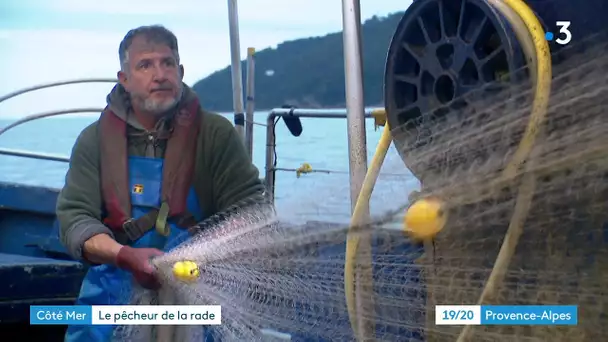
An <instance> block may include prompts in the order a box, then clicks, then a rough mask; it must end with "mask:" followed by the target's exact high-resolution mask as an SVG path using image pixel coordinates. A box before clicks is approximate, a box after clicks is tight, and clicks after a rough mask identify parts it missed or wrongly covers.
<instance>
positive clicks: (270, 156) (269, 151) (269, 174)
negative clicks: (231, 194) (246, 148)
mask: <svg viewBox="0 0 608 342" xmlns="http://www.w3.org/2000/svg"><path fill="white" fill-rule="evenodd" d="M275 118H276V114H275V113H274V112H271V113H270V114H269V115H268V118H267V119H266V170H265V171H266V175H265V176H264V181H265V182H266V191H268V192H269V193H270V199H271V201H272V203H274V176H275V170H274V158H275V157H276V156H275V154H274V149H275V146H276V140H277V139H276V136H275V133H276V132H275V127H274V120H275Z"/></svg>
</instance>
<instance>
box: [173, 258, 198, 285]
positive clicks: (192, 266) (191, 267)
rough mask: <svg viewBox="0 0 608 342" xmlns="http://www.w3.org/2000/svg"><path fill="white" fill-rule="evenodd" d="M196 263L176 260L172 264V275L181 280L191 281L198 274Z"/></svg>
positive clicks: (196, 277)
mask: <svg viewBox="0 0 608 342" xmlns="http://www.w3.org/2000/svg"><path fill="white" fill-rule="evenodd" d="M200 274H201V273H200V270H199V269H198V265H197V264H196V263H195V262H194V261H178V262H176V263H175V264H174V265H173V275H174V276H175V278H177V279H179V280H181V281H183V282H192V281H195V280H196V279H198V277H199V276H200Z"/></svg>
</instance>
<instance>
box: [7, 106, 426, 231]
mask: <svg viewBox="0 0 608 342" xmlns="http://www.w3.org/2000/svg"><path fill="white" fill-rule="evenodd" d="M222 115H224V116H226V117H227V118H229V119H230V120H231V121H232V115H230V114H222ZM267 115H268V112H257V113H256V114H255V116H254V121H255V122H256V123H260V124H265V123H266V118H267ZM98 117H99V115H96V114H95V115H65V116H61V117H54V118H45V119H39V120H35V121H32V122H28V123H25V124H23V125H21V126H18V127H16V128H13V129H11V130H10V131H8V132H7V133H5V134H3V135H0V148H10V149H19V150H26V151H35V152H41V153H50V154H57V155H64V156H69V155H70V152H71V149H72V147H73V144H74V142H75V140H76V138H77V137H78V135H79V134H80V132H81V131H82V130H83V129H84V128H85V127H86V126H87V125H89V124H91V123H92V122H94V121H95V120H96V119H97V118H98ZM13 121H14V119H2V118H0V127H5V126H6V125H8V124H9V123H11V122H13ZM302 126H303V132H302V134H301V135H300V136H299V137H294V136H292V135H291V134H290V133H289V130H288V129H287V128H286V127H285V125H284V123H283V122H282V121H280V122H279V123H278V124H277V126H276V135H277V139H276V145H277V146H276V153H277V167H280V168H288V169H295V168H298V167H300V166H301V165H302V163H309V164H310V165H311V166H312V168H313V169H314V170H329V171H332V172H331V173H325V172H321V173H312V174H305V175H302V176H301V177H299V178H298V177H297V176H296V173H295V172H294V171H277V173H276V178H275V179H276V186H275V187H276V189H275V198H276V205H277V209H278V210H279V212H281V213H282V214H284V215H287V216H289V217H290V218H292V219H298V220H299V219H302V220H304V221H307V220H324V221H331V222H344V221H345V220H348V217H349V214H350V193H349V191H348V187H349V173H348V170H349V166H348V163H349V157H348V145H347V141H348V138H347V125H346V119H315V118H303V119H302ZM366 127H367V129H366V130H367V146H368V162H371V159H372V156H373V154H374V151H375V149H376V145H377V143H378V140H379V138H380V134H381V129H382V128H380V129H375V127H374V122H373V120H372V119H368V120H366ZM265 156H266V127H264V126H262V125H254V146H253V162H254V164H255V165H256V166H257V167H258V169H259V171H260V177H262V178H263V177H264V172H265ZM386 159H387V161H386V162H385V166H384V167H383V173H382V175H386V176H381V177H380V179H379V180H378V183H377V187H376V190H375V191H374V198H373V200H374V199H375V198H378V200H380V199H381V198H383V199H382V203H380V204H378V205H376V206H375V208H374V207H372V210H373V211H375V212H378V213H382V212H384V211H386V209H389V208H388V207H390V206H391V205H392V204H394V205H395V206H399V205H402V204H403V201H405V200H406V199H407V195H408V193H409V192H410V191H411V190H414V189H415V188H416V187H417V181H416V180H415V179H414V178H413V176H412V175H411V174H410V173H409V171H408V170H407V169H406V168H405V166H404V165H403V163H402V162H401V159H400V157H399V155H398V154H397V152H396V151H395V150H394V148H393V147H391V150H390V151H389V153H388V156H387V158H386ZM67 168H68V164H67V163H64V162H56V161H45V160H36V159H29V158H21V157H11V156H3V155H0V181H2V182H13V183H19V184H27V185H36V186H47V187H53V188H61V187H62V186H63V184H64V181H65V174H66V171H67ZM389 192H390V193H394V194H396V196H393V195H388V193H389ZM400 197H403V198H402V200H403V201H401V200H398V199H399V198H400ZM373 200H372V201H373ZM393 202H394V203H393ZM374 209H375V210H374Z"/></svg>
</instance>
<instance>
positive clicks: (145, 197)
mask: <svg viewBox="0 0 608 342" xmlns="http://www.w3.org/2000/svg"><path fill="white" fill-rule="evenodd" d="M162 174H163V160H162V159H156V158H143V157H129V186H130V188H131V206H132V214H131V215H132V217H133V218H138V217H140V216H142V215H144V214H146V213H147V212H148V211H150V210H151V209H154V208H159V207H160V190H161V184H162ZM187 209H188V211H189V212H190V213H192V215H194V217H195V219H196V221H197V222H200V221H201V220H203V218H204V217H203V213H202V212H201V210H200V206H199V203H198V198H197V197H196V194H195V192H194V190H193V189H191V190H190V192H189V194H188V201H187ZM168 223H169V224H170V227H171V228H170V235H169V236H168V237H163V236H161V235H160V234H158V233H157V232H156V230H155V229H152V230H150V231H149V232H147V233H146V234H145V235H144V236H142V237H141V238H139V239H138V240H137V241H135V242H134V243H132V244H131V246H132V247H153V248H158V249H160V250H162V251H165V252H166V251H169V250H171V249H172V248H174V247H176V246H177V245H179V244H180V243H182V242H184V241H186V240H187V239H188V237H189V233H188V232H186V231H184V230H183V229H181V228H179V227H176V226H175V225H174V224H173V223H172V222H168ZM132 284H133V277H132V275H131V274H130V273H128V272H125V271H123V270H120V269H118V268H116V267H114V266H110V265H99V266H94V267H91V268H90V269H89V271H88V272H87V274H86V276H85V277H84V280H83V282H82V286H81V289H80V296H79V297H78V300H77V301H76V305H129V301H130V299H131V292H132ZM115 328H116V326H111V325H108V326H106V325H93V326H86V325H72V326H69V327H68V330H67V333H66V337H65V342H109V341H110V340H111V338H112V333H113V330H114V329H115Z"/></svg>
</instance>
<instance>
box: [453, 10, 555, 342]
mask: <svg viewBox="0 0 608 342" xmlns="http://www.w3.org/2000/svg"><path fill="white" fill-rule="evenodd" d="M503 1H504V4H505V5H506V6H507V7H508V8H509V9H510V10H512V11H514V12H515V13H517V15H518V16H519V17H520V18H521V19H522V21H523V24H524V25H525V26H526V28H527V29H528V32H529V35H530V37H531V38H532V41H533V43H534V47H535V55H536V67H537V69H536V77H535V80H536V92H535V94H534V101H533V103H532V113H531V115H530V120H529V122H528V126H527V127H526V131H525V133H524V136H523V137H522V139H521V141H520V144H519V147H518V149H517V150H516V151H515V154H514V155H513V158H512V160H511V162H510V163H509V165H507V167H506V168H505V170H504V172H503V178H506V179H508V178H513V177H515V175H516V174H517V172H518V171H519V169H520V166H521V164H522V163H523V162H524V161H525V160H526V158H528V156H529V154H530V152H531V150H532V146H533V145H534V141H535V140H536V136H537V135H538V132H539V131H540V129H541V127H542V123H543V121H544V118H545V115H546V113H547V106H548V104H549V96H550V94H551V77H552V71H551V53H550V50H549V45H548V43H547V41H546V39H545V34H544V30H543V27H542V25H541V24H540V22H539V21H538V19H537V18H536V15H535V14H534V12H533V11H532V10H531V9H530V7H528V5H526V3H525V2H523V1H522V0H503ZM496 8H497V9H498V10H500V9H501V8H500V6H497V7H496ZM511 24H512V25H513V26H514V27H516V26H517V25H516V24H517V23H516V22H512V23H511ZM518 29H519V30H521V28H518ZM533 80H534V78H533ZM534 186H535V179H534V175H531V174H525V175H524V177H523V179H522V182H521V184H520V188H519V193H518V196H517V199H516V204H515V209H514V213H513V216H512V217H511V222H510V223H509V228H508V229H507V232H506V234H505V237H504V239H503V243H502V246H501V248H500V251H499V253H498V256H497V257H496V261H495V263H494V267H493V268H492V272H491V273H490V276H489V277H488V280H487V282H486V285H485V287H484V289H483V292H482V294H481V296H480V298H479V300H478V301H477V304H478V305H482V304H484V303H485V302H486V301H487V300H488V299H489V298H492V297H493V296H494V295H495V294H496V291H498V289H499V288H500V285H501V283H502V281H503V280H504V277H505V274H506V272H507V269H508V267H509V263H510V261H511V258H512V256H513V254H514V253H515V249H516V247H517V243H518V241H519V237H520V236H521V234H522V233H523V225H524V222H525V220H526V217H527V215H528V212H529V209H530V204H531V202H532V194H533V191H534ZM472 331H473V326H465V327H464V328H463V329H462V331H461V333H460V335H459V336H458V339H457V340H456V341H457V342H465V341H468V340H469V338H470V337H471V335H472Z"/></svg>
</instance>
